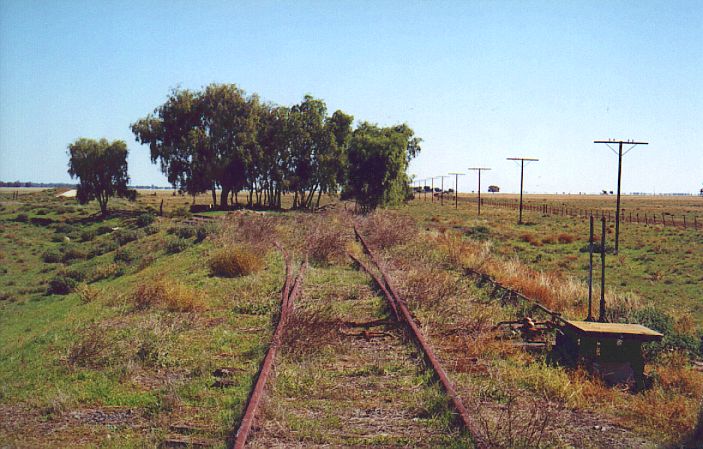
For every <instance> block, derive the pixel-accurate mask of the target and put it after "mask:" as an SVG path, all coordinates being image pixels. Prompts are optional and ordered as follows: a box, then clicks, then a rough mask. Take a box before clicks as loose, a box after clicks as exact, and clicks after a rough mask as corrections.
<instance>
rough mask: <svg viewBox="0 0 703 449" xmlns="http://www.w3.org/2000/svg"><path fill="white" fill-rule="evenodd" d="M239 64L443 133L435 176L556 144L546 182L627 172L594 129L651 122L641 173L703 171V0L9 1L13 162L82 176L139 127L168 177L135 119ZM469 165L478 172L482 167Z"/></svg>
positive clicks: (235, 70) (427, 132)
mask: <svg viewBox="0 0 703 449" xmlns="http://www.w3.org/2000/svg"><path fill="white" fill-rule="evenodd" d="M211 82H219V83H236V84H238V85H239V86H240V87H242V88H243V89H245V90H246V91H248V92H257V93H259V94H260V95H261V96H262V97H263V98H264V99H266V100H269V101H273V102H276V103H279V104H286V105H290V104H293V103H295V102H297V101H299V100H300V99H301V98H302V97H303V95H304V94H306V93H311V94H313V95H314V96H316V97H321V98H323V99H324V100H325V101H326V102H327V105H328V107H329V109H330V110H331V111H334V110H335V109H342V110H344V111H345V112H348V113H351V114H353V115H354V117H355V118H356V119H357V120H368V121H372V122H377V123H379V124H382V125H390V124H394V123H398V122H407V123H408V124H409V125H410V126H411V127H412V128H413V129H414V130H415V131H416V134H418V135H419V136H420V137H422V138H423V139H424V145H423V151H422V154H421V156H420V157H419V158H417V159H416V160H415V161H413V163H412V166H411V169H410V172H411V173H414V174H417V175H418V176H420V177H427V176H435V175H441V174H446V173H447V172H451V171H457V170H460V171H466V170H465V169H466V168H467V167H469V166H476V165H483V166H489V167H492V168H493V171H491V172H488V173H486V174H485V177H484V180H485V181H484V182H485V183H486V184H488V183H493V184H498V185H499V186H501V188H502V190H503V191H516V190H517V189H518V185H519V182H518V175H519V169H518V167H517V166H515V165H514V164H513V163H512V162H509V161H506V160H505V157H508V156H520V155H526V156H534V157H539V158H540V159H541V161H540V162H537V163H534V164H532V165H530V166H529V168H528V169H526V189H527V190H528V191H540V192H555V191H559V192H561V191H571V192H578V191H590V192H593V191H599V190H600V189H602V188H608V189H613V188H614V186H615V180H616V169H617V158H616V157H615V155H613V154H612V153H611V152H610V150H608V149H607V148H606V147H605V146H601V145H594V144H593V143H592V141H593V140H594V139H607V138H623V139H629V138H633V139H641V140H645V141H648V142H650V145H649V146H646V147H639V148H636V149H634V150H633V151H632V152H631V153H630V154H628V155H627V156H626V157H625V165H624V177H623V190H624V191H625V192H631V191H647V192H651V191H653V190H656V191H657V192H664V191H666V192H693V191H697V190H698V189H700V188H701V187H703V131H702V128H703V2H701V1H690V2H683V1H661V2H652V1H632V2H618V1H607V2H606V1H602V2H595V1H584V2H579V1H540V2H525V1H486V2H479V1H468V0H467V1H458V2H443V1H433V2H416V1H408V0H404V1H397V2H390V1H374V2H372V1H320V2H306V1H299V0H298V1H289V2H284V1H277V2H258V1H257V2H237V3H235V2H215V1H202V2H192V1H165V2H155V1H134V2H129V1H110V2H108V1H87V2H79V1H47V0H45V1H28V0H20V1H15V0H2V1H0V179H1V180H16V179H20V180H32V181H47V182H48V181H68V180H69V177H68V175H67V173H66V163H67V156H66V146H67V144H68V143H70V142H71V141H73V140H74V139H76V138H78V137H94V138H100V137H106V138H108V139H123V140H125V141H126V142H127V143H128V145H129V148H130V157H129V171H130V175H131V177H132V182H133V183H134V184H151V183H155V184H161V185H165V184H166V181H165V178H164V177H163V176H162V175H161V174H160V172H159V170H158V167H157V166H155V165H152V164H151V163H150V161H149V158H148V149H147V148H146V147H142V146H140V145H139V144H137V143H136V142H135V141H134V137H133V135H132V134H131V132H130V130H129V125H130V123H132V122H134V121H136V120H137V119H138V118H140V117H143V116H145V115H146V114H147V113H149V112H151V111H152V110H153V109H154V108H155V107H156V106H158V105H159V104H161V103H162V102H163V101H164V100H165V98H166V94H167V92H168V91H169V89H170V88H172V87H176V86H181V87H185V88H194V89H197V88H200V87H202V86H205V85H207V84H209V83H211ZM475 181H476V175H475V174H472V175H470V176H466V177H464V179H463V180H462V181H461V183H460V186H459V187H460V189H461V190H467V189H472V188H474V186H475Z"/></svg>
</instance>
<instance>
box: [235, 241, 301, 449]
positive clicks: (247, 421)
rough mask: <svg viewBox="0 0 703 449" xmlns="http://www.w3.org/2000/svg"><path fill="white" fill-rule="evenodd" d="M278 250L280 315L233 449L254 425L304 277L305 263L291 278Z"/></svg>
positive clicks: (237, 448)
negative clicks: (282, 272)
mask: <svg viewBox="0 0 703 449" xmlns="http://www.w3.org/2000/svg"><path fill="white" fill-rule="evenodd" d="M276 246H277V247H278V249H279V250H280V251H281V253H283V257H284V259H285V264H286V279H285V282H284V283H283V288H282V289H281V313H280V317H279V319H278V324H277V325H276V330H275V331H274V333H273V337H272V339H271V345H270V346H269V349H268V351H267V352H266V357H265V358H264V362H263V363H262V364H261V369H260V370H259V374H258V376H257V379H256V383H255V384H254V388H253V389H252V391H251V395H250V396H249V400H248V401H247V406H246V409H245V410H244V415H243V416H242V420H241V422H240V424H239V428H238V429H237V432H236V434H235V435H234V437H233V438H230V442H229V443H228V445H227V446H228V447H230V448H234V449H242V448H244V446H245V445H246V442H247V438H248V437H249V432H250V431H251V427H252V425H253V424H254V418H255V417H256V412H257V409H258V407H259V403H260V402H261V399H262V397H263V394H264V388H265V387H266V380H267V379H268V377H269V374H270V373H271V368H272V367H273V362H274V360H275V358H276V352H277V351H278V349H279V348H280V346H281V338H282V335H283V332H284V330H285V326H286V322H287V321H288V318H289V317H290V315H291V313H292V312H293V305H294V303H295V299H296V298H297V297H298V295H299V294H300V291H301V285H302V283H303V276H304V275H305V270H306V268H307V261H305V262H304V263H301V265H300V268H299V269H298V274H297V276H296V277H295V279H294V278H293V262H292V260H291V256H290V254H289V253H288V252H287V251H286V250H285V249H283V248H282V247H281V246H280V245H278V244H276Z"/></svg>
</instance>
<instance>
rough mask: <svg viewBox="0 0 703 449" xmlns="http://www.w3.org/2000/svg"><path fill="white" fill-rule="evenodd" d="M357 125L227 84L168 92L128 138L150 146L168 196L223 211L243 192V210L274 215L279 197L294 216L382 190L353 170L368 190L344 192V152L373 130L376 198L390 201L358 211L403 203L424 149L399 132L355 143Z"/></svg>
mask: <svg viewBox="0 0 703 449" xmlns="http://www.w3.org/2000/svg"><path fill="white" fill-rule="evenodd" d="M353 121H354V117H352V116H351V115H348V114H345V113H344V112H342V111H339V110H338V111H335V112H334V113H332V114H331V115H328V113H327V105H326V104H325V102H324V101H323V100H321V99H317V98H314V97H313V96H311V95H306V96H305V97H304V98H303V100H302V101H301V102H300V103H298V104H295V105H293V106H290V107H286V106H278V105H274V104H270V103H265V102H262V101H261V100H260V99H259V97H258V96H257V95H247V94H246V93H245V92H244V91H243V90H241V89H240V88H239V87H237V86H236V85H233V84H211V85H209V86H207V87H206V88H204V89H203V90H200V91H192V90H188V89H174V90H172V91H171V92H170V93H169V95H168V97H167V99H166V102H165V103H164V104H162V105H161V106H159V107H157V108H156V109H155V110H154V111H153V113H152V114H149V115H147V116H146V117H144V118H142V119H140V120H138V121H137V122H135V123H133V124H132V125H131V128H132V132H133V133H134V135H135V137H136V140H137V141H138V142H140V143H142V144H147V145H149V149H150V151H151V160H152V162H154V163H157V162H158V163H159V164H160V166H161V170H162V172H163V173H164V174H165V175H166V177H167V178H168V181H169V182H170V183H171V184H172V185H173V186H174V187H176V188H178V189H179V190H180V191H183V192H188V193H189V194H191V195H196V194H198V193H202V192H205V191H207V190H212V196H213V204H215V203H217V198H216V196H215V195H216V194H215V192H216V190H217V189H220V190H221V194H220V199H219V204H220V206H221V207H223V208H224V207H227V206H228V205H229V204H230V202H232V200H234V202H238V193H239V192H242V191H245V192H246V193H247V204H248V205H249V206H265V207H272V208H279V207H280V206H281V195H282V194H283V193H292V194H294V200H293V207H296V208H313V207H315V206H316V205H319V202H320V197H321V195H322V194H335V193H337V192H339V191H340V190H349V191H352V192H354V195H366V194H367V192H370V191H371V190H374V192H375V189H378V188H381V187H379V185H377V184H378V183H375V181H373V182H372V181H371V180H370V179H367V178H368V177H369V176H371V175H370V174H369V173H360V172H358V170H357V172H355V173H356V174H355V176H357V175H358V176H362V178H359V179H360V180H366V181H367V184H368V185H372V184H373V186H374V188H373V189H369V188H368V187H367V188H357V187H359V186H356V184H354V185H353V184H352V183H350V176H351V174H350V168H351V165H350V159H349V151H350V148H351V146H352V144H353V142H354V136H355V135H356V136H357V137H356V138H357V146H358V145H359V144H360V142H361V138H362V135H368V137H369V138H371V137H372V136H371V134H370V133H371V131H369V130H370V129H372V128H373V129H377V130H379V131H378V132H379V133H380V136H381V137H383V139H382V140H380V141H378V142H377V144H378V145H380V146H381V147H383V148H382V149H381V148H380V147H379V148H378V149H377V150H376V151H377V152H384V154H385V156H386V157H385V159H383V160H380V159H379V160H378V161H376V162H377V164H380V166H382V168H381V169H380V170H381V173H382V177H383V178H384V180H385V181H384V182H383V183H382V186H383V187H382V188H384V189H385V188H389V189H391V190H393V191H392V192H390V191H389V192H385V193H384V194H383V195H382V198H379V199H377V200H374V201H371V202H368V201H367V200H366V198H364V199H363V201H364V204H366V203H367V202H368V204H369V205H372V204H376V205H380V204H384V203H387V202H394V201H396V199H398V198H402V197H404V194H405V192H406V184H407V178H406V175H405V169H406V168H407V163H408V162H409V161H410V159H412V157H414V156H415V155H416V154H417V152H419V151H420V147H419V142H420V140H419V139H417V138H414V137H413V132H412V130H411V129H410V128H409V127H408V126H407V125H405V124H403V125H399V126H395V127H391V128H378V127H375V125H369V124H362V125H360V128H363V129H367V128H368V129H369V130H366V131H364V130H362V131H359V129H357V130H356V131H354V132H353V133H352V124H353ZM357 133H359V134H358V135H357ZM364 133H366V134H364ZM381 137H378V138H379V139H380V138H381ZM358 151H361V153H363V152H364V151H365V150H362V149H361V148H358V149H357V152H358ZM361 153H359V154H361ZM360 160H361V159H359V158H357V159H356V161H357V162H359V161H360ZM386 164H388V166H386ZM372 207H375V206H372Z"/></svg>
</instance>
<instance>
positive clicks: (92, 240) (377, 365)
mask: <svg viewBox="0 0 703 449" xmlns="http://www.w3.org/2000/svg"><path fill="white" fill-rule="evenodd" d="M11 190H14V189H7V190H3V191H0V262H1V264H2V265H1V268H0V447H11V448H25V447H26V448H29V447H48V446H52V445H53V446H56V447H85V448H88V447H108V448H109V447H111V448H122V447H135V448H136V447H188V445H192V447H226V446H227V444H228V442H229V441H231V437H232V435H233V434H234V432H235V431H236V429H237V428H238V425H239V422H240V419H241V416H242V413H243V410H244V407H245V405H246V403H247V398H248V395H249V392H250V390H251V387H252V385H253V383H254V382H255V380H256V375H257V372H258V370H259V366H260V365H261V363H262V361H263V358H264V356H265V353H266V350H267V348H268V347H269V345H270V343H271V336H272V334H273V329H274V328H275V324H276V322H277V320H278V316H279V310H280V298H281V293H280V292H281V288H282V286H283V280H284V261H283V257H282V256H281V254H280V253H279V252H278V251H277V250H276V247H275V245H274V242H276V243H278V244H280V245H281V246H282V247H284V248H286V249H287V250H288V251H290V252H291V253H292V254H293V257H294V259H295V260H297V261H302V260H304V259H305V258H306V257H307V259H308V260H309V263H310V267H309V268H308V270H307V272H306V274H305V279H304V281H303V284H302V292H301V296H300V297H299V299H298V300H297V302H296V305H295V309H294V312H293V318H291V321H290V323H292V324H291V325H290V328H289V329H288V331H287V333H286V334H285V336H284V338H283V344H282V349H281V351H280V353H279V355H278V356H277V358H276V360H275V362H274V364H275V368H274V375H273V377H272V378H271V379H270V380H269V383H268V385H267V387H266V392H265V400H264V403H263V409H262V410H261V411H260V412H259V413H258V414H257V416H256V423H255V425H254V428H253V432H252V435H251V437H250V439H249V443H248V447H257V448H269V447H282V448H294V447H295V448H298V447H306V448H307V447H320V448H322V447H345V448H351V447H368V448H399V447H426V448H440V447H441V448H445V447H446V448H469V447H472V436H471V435H469V434H467V432H465V431H464V430H462V429H460V428H459V427H458V426H457V425H456V420H455V419H454V417H453V415H452V411H451V407H450V406H449V404H448V401H447V398H446V395H445V394H444V393H443V392H442V390H441V389H440V388H439V386H438V384H437V382H436V380H435V378H434V377H433V376H432V373H431V372H430V370H429V369H428V367H427V366H426V365H425V364H424V363H423V361H422V357H421V356H420V355H419V352H418V349H417V348H416V347H415V345H413V344H412V342H411V341H410V340H409V339H408V338H407V334H406V332H404V330H403V328H402V327H401V326H399V325H398V324H397V322H395V320H394V319H393V314H392V312H391V310H389V307H388V306H387V303H386V301H385V300H384V298H383V295H382V293H381V292H380V291H379V290H378V289H377V288H375V286H374V284H373V282H372V280H371V279H370V278H369V277H368V276H367V275H366V274H364V273H363V272H362V271H360V270H359V269H358V267H356V266H355V264H353V263H351V261H350V259H349V258H348V256H347V252H349V253H352V254H354V255H356V256H357V257H361V258H364V257H365V256H364V255H363V253H362V250H361V247H360V246H359V244H358V243H357V242H355V240H354V234H353V231H352V223H353V222H356V223H357V224H358V225H359V228H360V229H361V230H362V232H363V233H364V234H365V235H366V236H367V237H368V238H369V240H370V242H371V243H372V245H373V246H374V248H377V250H378V254H379V257H380V258H381V260H382V264H383V265H384V267H385V269H386V270H387V271H388V272H389V273H390V275H391V277H392V278H393V280H394V283H395V285H396V286H397V288H398V290H399V293H400V295H401V296H402V297H403V298H404V300H405V301H406V302H407V305H408V308H409V309H410V310H411V312H412V313H413V315H414V316H415V319H416V320H417V322H418V323H419V325H420V328H421V329H422V331H423V332H424V333H425V335H426V337H427V339H428V341H429V343H430V345H431V346H432V347H434V348H435V351H436V353H437V355H438V357H439V359H440V361H441V363H442V364H443V366H444V368H445V370H446V372H447V374H448V375H449V377H450V378H451V380H452V381H453V382H454V384H455V386H456V390H457V392H458V394H459V396H460V397H461V398H462V399H463V401H464V403H465V404H466V405H467V409H468V410H469V411H470V414H471V415H472V417H473V419H475V420H476V421H477V422H478V423H480V425H479V428H480V432H481V435H480V436H481V437H482V438H483V439H484V440H486V441H488V442H489V443H490V447H496V448H528V447H540V448H622V449H630V448H654V447H658V446H659V445H663V444H666V445H670V447H694V445H693V443H691V440H690V439H691V434H692V432H693V430H694V428H695V427H696V423H697V422H698V420H699V417H698V415H699V410H700V406H701V397H703V372H701V371H700V369H699V368H700V367H699V366H698V365H696V362H699V361H700V359H701V348H700V342H701V341H700V338H701V331H702V327H703V326H702V325H703V296H702V294H701V288H700V286H701V283H703V232H701V230H700V229H699V230H694V229H690V228H688V229H683V228H678V227H665V226H661V225H644V224H641V225H637V224H630V223H624V224H622V225H621V226H622V227H621V243H620V254H619V255H617V256H612V255H610V254H608V256H607V259H606V261H607V271H606V300H607V305H608V318H609V319H610V320H611V321H627V322H638V323H642V324H645V325H647V326H650V327H653V328H656V329H657V330H660V331H661V332H663V333H664V334H665V339H664V342H663V343H662V344H659V345H653V346H648V347H647V348H646V357H647V367H646V373H647V376H648V388H647V389H646V390H645V391H642V392H639V393H632V392H630V391H627V390H626V389H624V388H617V387H616V388H612V387H608V386H605V385H604V384H603V383H602V382H601V381H599V380H598V379H597V378H595V377H593V376H592V375H590V374H589V373H588V372H586V371H585V370H583V369H577V370H571V369H565V368H563V367H560V366H558V365H554V364H552V363H550V362H549V358H548V354H547V353H546V352H545V351H542V350H537V351H526V350H525V349H523V347H522V346H521V345H520V344H519V343H520V339H519V338H515V336H513V335H510V334H505V333H504V332H502V331H500V330H496V329H494V326H495V324H497V323H498V322H500V321H503V320H512V319H516V318H520V317H522V316H523V315H524V314H525V313H526V312H527V309H526V307H525V306H524V305H523V304H519V303H501V301H499V300H497V299H496V298H495V297H493V295H492V292H491V289H490V288H487V287H486V286H481V285H478V284H477V283H476V282H475V280H474V279H473V278H470V277H467V276H466V275H465V268H472V269H477V270H481V271H483V272H486V273H488V274H490V275H491V276H493V277H495V278H496V279H498V280H499V281H501V282H503V283H504V284H506V285H509V286H511V287H512V288H515V289H517V290H518V291H520V292H523V293H524V294H525V295H527V296H530V297H533V298H534V299H536V300H538V301H540V302H541V303H543V304H546V305H548V306H549V307H551V308H553V309H555V310H558V311H560V312H561V313H563V314H564V316H566V317H568V318H579V319H582V318H584V317H585V300H586V296H585V295H586V292H587V290H586V286H585V283H584V280H585V278H586V275H587V273H586V267H587V263H588V254H587V253H585V252H582V251H581V250H582V249H583V248H584V246H585V245H586V244H587V237H588V234H587V232H588V223H587V221H585V220H583V219H582V218H576V217H567V216H552V215H550V216H543V214H541V213H538V212H525V216H524V220H525V221H526V224H524V225H520V226H518V225H517V224H516V221H517V211H515V210H509V209H503V208H498V207H491V206H488V205H486V206H484V208H483V209H482V214H481V216H480V217H479V216H477V215H476V211H475V207H476V204H475V203H470V202H469V195H463V196H462V197H461V198H460V202H459V209H454V206H453V203H451V202H450V201H449V198H445V200H447V201H445V205H444V206H440V205H439V204H438V203H436V202H435V203H433V202H430V201H429V199H430V198H429V197H428V198H427V201H423V200H422V199H416V200H413V201H411V202H410V203H409V204H408V205H406V206H403V207H400V208H396V209H393V210H385V211H379V212H377V213H374V214H372V215H370V216H367V217H360V216H354V215H353V214H351V212H350V211H351V210H352V209H353V204H348V203H340V202H337V201H336V200H334V199H329V198H323V204H332V205H333V207H328V208H326V210H325V211H323V212H321V213H309V212H293V211H280V212H268V211H257V212H253V211H237V212H235V213H232V214H222V213H213V214H211V215H215V216H217V215H219V216H222V217H224V218H223V219H221V220H220V219H217V220H212V221H211V222H204V223H199V222H198V223H193V222H192V220H191V219H190V218H189V215H190V214H188V212H187V207H188V205H190V204H191V203H192V198H189V197H183V196H178V195H176V196H173V195H172V193H171V192H168V191H156V192H153V193H155V195H152V192H140V195H139V197H138V200H137V202H136V203H128V202H126V201H123V200H111V201H110V207H111V209H112V210H113V212H112V213H111V214H110V215H109V216H108V217H100V216H98V215H97V207H96V205H94V204H89V205H85V206H81V205H78V204H76V203H75V201H74V200H71V199H61V198H57V197H55V193H56V192H54V191H52V190H45V191H32V192H26V191H22V189H20V191H21V192H20V193H21V195H20V198H19V199H13V198H12V193H11ZM501 197H506V196H503V195H501ZM162 200H163V204H164V206H163V209H164V214H163V216H160V217H159V216H155V212H157V211H158V210H159V207H160V204H161V201H162ZM528 200H529V201H533V200H534V201H535V203H539V202H540V201H551V202H553V203H554V204H559V203H560V202H567V203H568V204H577V203H578V201H587V203H583V204H584V207H601V208H606V207H611V206H609V204H610V202H612V201H614V198H613V197H607V198H601V197H589V198H588V199H586V198H581V197H577V198H576V199H574V196H559V197H539V198H532V197H529V198H528ZM210 201H211V197H210V196H209V195H202V196H199V197H197V198H196V203H197V204H209V202H210ZM240 201H242V198H240ZM287 201H288V203H286V204H290V198H287ZM578 204H581V203H578ZM586 204H587V206H586ZM623 204H624V206H625V207H639V208H642V210H645V209H646V210H652V211H656V212H657V213H660V211H661V210H667V211H675V212H676V213H691V214H693V215H695V214H697V213H698V212H696V211H699V210H700V198H691V197H689V198H673V199H671V202H669V201H667V199H665V198H660V197H655V198H652V199H651V200H648V199H647V198H640V197H636V198H635V197H632V198H630V197H628V198H626V199H625V200H624V203H623ZM635 204H636V206H635ZM346 209H349V210H346ZM206 215H207V214H206ZM608 229H609V231H608V235H607V238H608V239H609V241H610V240H612V237H613V234H612V226H611V225H609V228H608ZM364 260H366V259H364ZM596 260H598V259H596ZM595 279H596V280H599V279H600V278H599V276H598V275H596V278H595ZM598 294H599V292H598V289H597V288H596V292H595V297H596V298H597V297H598ZM540 318H543V317H540Z"/></svg>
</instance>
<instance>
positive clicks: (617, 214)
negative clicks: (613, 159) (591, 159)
mask: <svg viewBox="0 0 703 449" xmlns="http://www.w3.org/2000/svg"><path fill="white" fill-rule="evenodd" d="M593 143H604V144H606V145H608V148H610V149H611V150H612V151H613V152H614V153H615V154H617V155H618V196H617V200H616V202H615V254H617V253H618V250H619V248H620V182H621V180H622V157H623V156H624V155H625V154H627V153H628V152H629V151H630V150H631V149H633V148H634V147H636V146H637V145H649V143H648V142H636V141H634V140H594V141H593ZM610 144H618V150H617V151H615V149H614V148H613V147H611V146H610ZM623 145H632V146H631V147H630V148H628V149H627V150H625V152H624V153H623V151H622V146H623Z"/></svg>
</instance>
